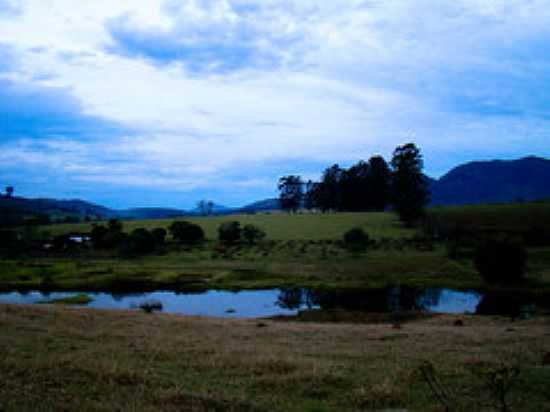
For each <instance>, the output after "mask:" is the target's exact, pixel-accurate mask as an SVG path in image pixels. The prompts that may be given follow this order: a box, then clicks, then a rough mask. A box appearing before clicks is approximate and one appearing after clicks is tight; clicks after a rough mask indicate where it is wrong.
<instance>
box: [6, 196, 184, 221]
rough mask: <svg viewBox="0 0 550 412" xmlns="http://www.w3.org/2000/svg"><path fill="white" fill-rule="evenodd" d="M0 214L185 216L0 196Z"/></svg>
mask: <svg viewBox="0 0 550 412" xmlns="http://www.w3.org/2000/svg"><path fill="white" fill-rule="evenodd" d="M0 212H4V213H8V212H11V213H14V212H15V213H17V214H28V215H49V216H50V217H52V218H54V219H63V218H66V217H67V216H70V217H78V218H79V219H84V218H85V217H87V216H88V217H90V218H93V219H112V218H119V219H171V218H174V217H179V216H183V215H185V214H187V212H185V211H184V210H179V209H167V208H135V209H127V210H113V209H109V208H106V207H104V206H99V205H96V204H93V203H89V202H85V201H83V200H55V199H25V198H22V197H12V198H7V197H3V196H0Z"/></svg>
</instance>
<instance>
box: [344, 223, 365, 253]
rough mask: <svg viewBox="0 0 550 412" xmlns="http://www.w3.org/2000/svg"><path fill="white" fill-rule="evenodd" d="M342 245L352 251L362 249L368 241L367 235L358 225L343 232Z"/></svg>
mask: <svg viewBox="0 0 550 412" xmlns="http://www.w3.org/2000/svg"><path fill="white" fill-rule="evenodd" d="M343 240H344V245H346V247H347V248H348V249H350V250H353V251H357V252H358V251H362V250H364V249H365V248H366V247H367V245H368V243H369V235H368V234H367V233H366V232H365V231H364V230H363V229H361V228H360V227H356V228H354V229H351V230H348V231H347V232H346V233H345V234H344V239H343Z"/></svg>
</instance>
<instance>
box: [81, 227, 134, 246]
mask: <svg viewBox="0 0 550 412" xmlns="http://www.w3.org/2000/svg"><path fill="white" fill-rule="evenodd" d="M120 227H121V226H120ZM120 227H119V226H117V225H115V226H111V225H109V228H106V227H105V226H100V225H99V226H98V225H94V227H93V228H92V231H91V232H90V238H91V240H92V244H93V245H94V248H95V249H115V248H117V247H119V246H120V245H121V244H122V243H123V242H124V241H126V240H127V237H128V235H126V234H125V233H123V232H121V231H120Z"/></svg>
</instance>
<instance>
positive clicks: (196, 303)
mask: <svg viewBox="0 0 550 412" xmlns="http://www.w3.org/2000/svg"><path fill="white" fill-rule="evenodd" d="M323 293H324V295H323V299H320V300H319V297H318V296H316V292H313V291H307V290H305V289H298V290H288V289H287V290H280V289H271V290H255V291H242V292H229V291H216V290H212V291H208V292H205V293H197V294H189V293H176V292H148V293H130V294H110V293H88V294H87V295H88V296H90V297H91V298H92V299H93V301H92V302H91V303H90V304H89V305H87V306H88V307H91V308H96V309H121V310H128V309H135V308H137V307H138V306H139V305H140V304H142V303H144V302H150V301H159V302H161V303H162V305H163V312H167V313H180V314H186V315H199V316H214V317H232V318H259V317H268V316H275V315H294V314H296V313H297V312H298V310H303V309H308V308H313V309H318V308H319V307H320V306H323V307H327V308H330V307H332V306H331V305H332V304H334V302H336V303H335V305H336V307H338V306H342V307H345V306H346V305H345V303H346V301H349V300H350V299H349V297H345V295H344V298H343V299H342V297H340V298H339V299H338V298H331V297H330V295H331V294H330V292H328V295H329V296H328V298H329V299H328V300H327V299H326V298H327V292H323ZM354 293H355V296H354V298H355V299H356V300H357V299H359V300H361V301H364V302H366V301H372V300H373V295H374V296H378V297H379V298H380V297H381V299H374V303H375V304H374V305H373V306H371V307H374V308H375V309H376V310H378V306H380V305H381V307H382V309H381V310H383V311H387V310H388V309H387V308H388V307H389V306H390V305H388V300H389V299H390V297H389V296H390V294H389V293H388V290H378V291H376V290H375V291H373V290H370V291H365V292H364V293H365V295H364V296H363V295H362V293H361V292H360V291H356V292H354ZM417 293H418V294H416V293H415V295H416V305H415V306H418V307H420V308H422V309H423V310H426V311H429V312H436V313H469V312H471V313H475V311H476V307H477V306H478V304H479V302H480V301H481V299H482V295H481V294H479V293H477V292H471V291H470V292H462V291H456V290H451V289H437V288H431V289H426V290H423V291H419V292H417ZM76 294H78V293H77V292H53V293H42V292H36V291H34V292H27V293H20V292H10V293H0V302H3V303H13V304H35V303H38V302H40V301H49V300H55V299H61V298H67V297H71V296H74V295H76ZM335 296H337V293H335ZM405 296H406V292H405V291H404V290H402V291H401V293H400V297H399V296H398V299H400V300H401V301H402V303H401V309H402V310H411V309H413V308H412V307H411V308H409V307H407V305H403V303H404V302H405V301H407V302H408V304H414V299H413V301H412V302H409V299H407V298H405ZM348 303H349V302H348ZM367 307H368V306H367Z"/></svg>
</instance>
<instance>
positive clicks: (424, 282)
mask: <svg viewBox="0 0 550 412" xmlns="http://www.w3.org/2000/svg"><path fill="white" fill-rule="evenodd" d="M429 213H430V214H431V215H432V216H434V215H435V216H437V217H438V219H444V220H445V221H446V222H449V224H450V225H458V226H459V227H462V228H465V227H469V228H470V229H471V230H473V231H474V232H477V231H479V232H481V231H484V230H486V229H487V228H488V227H490V228H491V230H493V231H494V230H495V228H501V229H500V230H502V231H513V232H518V231H521V230H529V229H530V228H531V226H532V225H533V224H534V223H533V222H537V224H539V225H540V226H541V227H543V228H545V227H547V225H548V227H550V206H549V205H548V204H514V205H502V206H499V205H497V206H478V207H462V208H436V209H432V210H430V212H429ZM191 220H192V221H194V222H196V223H198V224H200V225H201V226H202V227H203V229H204V230H205V232H206V234H207V237H208V238H209V241H208V242H207V243H205V244H204V245H202V246H200V247H196V248H184V247H180V246H177V245H174V244H172V245H170V246H169V247H168V248H167V250H166V252H165V253H164V254H161V255H158V254H152V255H147V256H143V257H134V258H120V257H118V255H117V253H116V252H115V253H109V252H95V251H84V252H79V253H77V254H68V255H64V254H61V255H59V254H57V255H55V254H54V255H51V256H49V257H48V256H43V257H35V258H20V259H9V260H4V261H3V262H2V265H1V268H0V288H3V289H10V288H14V287H17V288H26V289H32V288H35V289H36V288H39V289H44V288H49V289H73V290H102V291H109V290H115V289H116V290H132V289H155V288H164V289H207V288H229V289H244V288H265V287H283V286H285V287H294V286H299V287H315V288H318V287H321V288H357V287H361V288H368V287H384V286H387V285H389V284H403V285H409V286H439V287H443V286H446V287H454V288H483V287H484V284H483V282H482V281H481V279H480V277H479V276H478V274H477V273H476V271H475V269H474V267H473V264H472V261H471V258H463V259H451V258H450V257H449V256H448V253H447V249H446V247H445V245H444V244H443V243H433V244H432V243H431V242H428V243H423V242H422V241H420V243H417V242H416V240H415V239H417V238H418V235H419V234H420V233H421V232H420V231H419V230H418V229H408V228H404V227H403V226H402V225H401V224H400V223H399V222H398V220H397V219H396V217H395V215H393V214H391V213H341V214H297V215H287V214H281V213H275V214H257V215H241V216H223V217H208V218H196V219H191ZM228 220H239V221H240V222H241V223H242V224H247V223H252V224H255V225H258V226H260V227H261V228H263V229H264V230H265V231H266V233H267V239H266V241H264V242H262V243H260V244H258V245H254V246H246V245H240V246H234V247H228V248H225V247H224V248H221V249H220V248H219V247H218V244H217V242H216V240H215V239H216V234H217V233H216V231H217V228H218V226H219V225H220V223H222V222H225V221H228ZM170 223H171V221H129V222H124V228H125V230H126V231H131V230H133V229H135V228H138V227H146V228H149V229H152V228H155V227H162V226H164V227H167V226H169V224H170ZM522 225H523V226H522ZM353 227H362V228H364V229H365V230H366V231H367V233H369V235H370V236H371V238H372V239H374V240H375V241H376V242H375V243H374V244H372V245H371V246H370V247H369V248H368V250H367V252H366V253H352V252H350V251H348V250H346V249H345V248H344V247H342V244H341V242H340V240H341V238H342V235H343V233H345V232H346V231H347V230H349V229H350V228H353ZM89 229H90V225H51V226H47V227H44V228H42V229H41V230H47V231H50V232H52V233H55V234H60V233H68V232H74V231H86V230H89ZM527 278H528V282H527V283H526V284H525V285H524V287H526V288H530V289H532V290H538V289H549V288H550V248H549V247H547V246H546V247H537V248H530V249H529V264H528V273H527Z"/></svg>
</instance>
